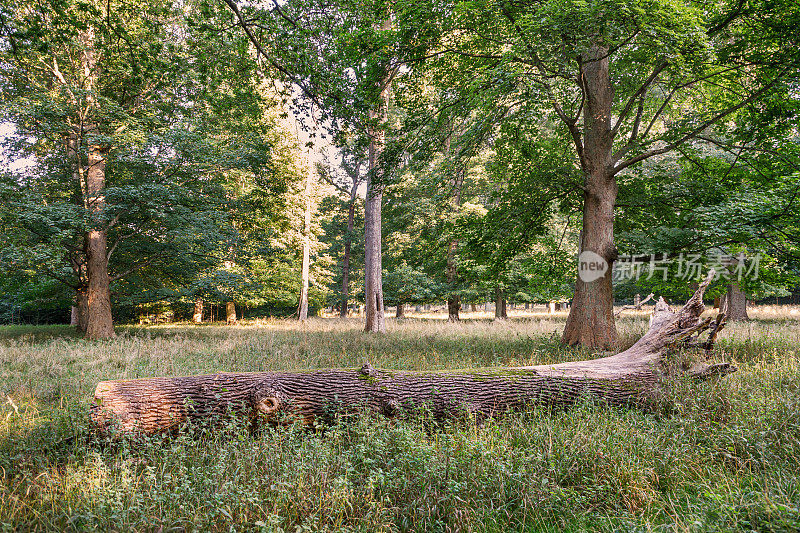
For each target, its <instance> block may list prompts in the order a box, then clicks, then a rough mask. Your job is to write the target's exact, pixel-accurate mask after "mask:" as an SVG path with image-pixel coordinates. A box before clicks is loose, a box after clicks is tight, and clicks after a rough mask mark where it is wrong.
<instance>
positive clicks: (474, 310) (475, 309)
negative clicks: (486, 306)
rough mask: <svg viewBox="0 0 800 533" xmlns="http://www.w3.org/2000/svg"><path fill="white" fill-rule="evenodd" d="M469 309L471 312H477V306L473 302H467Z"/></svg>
mask: <svg viewBox="0 0 800 533" xmlns="http://www.w3.org/2000/svg"><path fill="white" fill-rule="evenodd" d="M469 310H470V312H472V313H477V312H478V306H477V305H475V304H474V303H471V304H469Z"/></svg>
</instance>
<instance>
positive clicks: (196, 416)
mask: <svg viewBox="0 0 800 533" xmlns="http://www.w3.org/2000/svg"><path fill="white" fill-rule="evenodd" d="M711 279H712V278H711V277H709V278H708V279H707V281H706V282H704V283H703V285H702V287H701V289H699V290H698V292H697V293H695V295H694V296H693V297H692V298H691V299H690V300H689V302H687V304H686V305H685V306H684V307H683V308H682V309H681V310H679V311H678V312H677V313H676V312H673V311H672V310H671V309H670V308H669V306H668V305H667V304H666V303H665V302H664V300H663V299H660V300H659V302H658V304H657V305H656V307H655V311H654V313H653V318H652V320H651V323H650V329H649V330H648V332H647V333H645V335H644V336H643V337H642V338H641V339H639V341H638V342H636V344H634V345H633V346H632V347H631V348H629V349H627V350H625V351H624V352H621V353H618V354H616V355H612V356H610V357H604V358H600V359H592V360H587V361H577V362H569V363H560V364H547V365H539V366H528V367H518V368H485V369H474V370H456V371H453V370H448V371H442V372H430V371H423V372H413V371H385V370H377V369H374V368H372V367H371V366H370V365H369V363H367V364H365V365H364V366H363V367H361V369H323V370H317V371H308V370H306V371H302V372H256V373H221V374H214V375H207V376H192V377H181V378H146V379H134V380H123V381H104V382H101V383H99V384H98V385H97V388H96V390H95V395H94V403H93V405H92V413H91V415H92V420H93V422H94V423H95V427H97V428H98V429H101V430H102V429H104V428H107V427H108V426H109V424H110V423H115V424H117V425H118V427H119V428H120V429H121V430H122V431H125V432H138V433H145V434H153V433H160V432H164V431H168V430H170V429H173V428H176V427H177V426H179V425H181V424H183V423H184V422H186V421H187V420H188V419H192V420H195V421H203V420H214V419H215V418H216V419H220V418H223V417H226V416H228V415H229V414H233V415H234V416H236V415H238V416H242V417H246V418H247V419H249V420H251V421H252V422H253V423H258V422H273V423H290V422H291V421H292V420H296V419H300V420H304V421H305V422H306V423H311V422H313V421H314V420H315V419H320V420H322V421H327V420H329V419H331V417H332V416H333V415H335V414H336V413H340V414H345V415H352V414H357V413H359V412H362V411H363V410H364V409H367V410H372V411H375V412H377V413H380V414H382V415H385V416H388V417H395V416H397V417H403V418H408V417H411V416H414V415H417V414H419V413H421V412H423V410H422V409H420V408H427V409H429V410H430V412H432V414H433V415H434V416H435V417H436V418H444V417H448V416H454V415H458V414H459V413H461V414H470V415H472V416H475V417H476V418H479V419H481V418H484V417H488V416H497V415H500V414H502V413H504V412H506V411H509V410H518V409H523V408H525V406H526V405H528V404H530V403H534V402H538V403H544V404H547V405H564V406H569V405H571V404H573V403H575V402H576V401H578V400H580V399H582V398H586V397H592V398H595V399H597V400H599V401H601V402H604V403H606V404H609V405H638V406H642V407H650V406H653V405H658V403H659V402H660V401H661V400H662V399H663V398H664V396H665V392H666V385H667V383H666V380H667V379H669V378H670V377H671V376H673V375H674V374H675V373H678V372H681V371H683V370H682V369H683V367H682V366H679V365H676V364H670V363H669V362H668V359H666V358H665V355H667V354H668V353H669V352H670V351H671V350H673V349H681V350H684V349H686V348H687V347H693V348H702V349H705V350H706V351H707V350H710V348H711V347H712V346H713V341H714V339H715V337H716V335H717V334H718V332H719V330H720V329H721V328H722V326H723V323H722V322H721V321H716V322H715V321H713V320H712V319H711V318H707V319H705V320H703V321H701V320H700V318H699V317H700V315H701V314H702V312H703V310H704V309H705V308H704V306H703V301H702V293H703V291H704V290H705V288H706V287H707V286H708V283H710V281H711ZM706 329H708V330H709V331H710V333H709V338H708V340H707V341H705V342H702V343H701V342H700V339H699V337H700V334H701V333H702V332H703V331H705V330H706ZM706 355H707V354H706ZM734 370H736V369H735V367H732V366H731V365H730V364H728V363H719V364H708V363H706V362H705V357H703V358H701V359H700V360H699V362H696V363H694V364H692V365H691V366H689V367H688V370H685V372H687V374H688V375H689V376H692V377H694V378H698V379H705V378H708V377H711V376H714V375H724V374H726V373H729V372H732V371H734Z"/></svg>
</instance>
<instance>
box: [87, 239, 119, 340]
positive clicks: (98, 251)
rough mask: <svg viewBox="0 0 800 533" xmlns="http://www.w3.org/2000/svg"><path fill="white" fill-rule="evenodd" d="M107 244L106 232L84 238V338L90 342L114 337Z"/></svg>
mask: <svg viewBox="0 0 800 533" xmlns="http://www.w3.org/2000/svg"><path fill="white" fill-rule="evenodd" d="M106 245H107V243H106V232H105V231H99V230H92V231H90V232H89V233H88V234H87V235H86V245H85V250H86V273H87V276H88V278H89V285H88V287H87V291H86V303H87V306H86V309H87V315H86V338H87V339H92V340H95V339H109V338H111V337H113V336H114V323H113V320H112V317H111V290H110V284H111V280H110V278H109V276H108V260H107V258H106V250H107V246H106Z"/></svg>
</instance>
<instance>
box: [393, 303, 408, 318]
mask: <svg viewBox="0 0 800 533" xmlns="http://www.w3.org/2000/svg"><path fill="white" fill-rule="evenodd" d="M394 316H395V318H405V317H406V306H405V304H397V312H396V313H395V315H394Z"/></svg>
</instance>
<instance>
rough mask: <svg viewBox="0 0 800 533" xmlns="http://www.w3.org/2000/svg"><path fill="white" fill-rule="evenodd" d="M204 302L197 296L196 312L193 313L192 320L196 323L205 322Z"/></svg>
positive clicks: (195, 301)
mask: <svg viewBox="0 0 800 533" xmlns="http://www.w3.org/2000/svg"><path fill="white" fill-rule="evenodd" d="M204 303H205V302H203V299H202V298H195V300H194V314H193V315H192V321H193V322H194V323H195V324H202V323H203V305H204Z"/></svg>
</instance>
